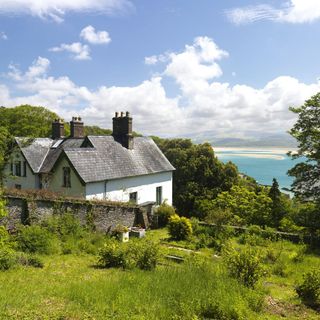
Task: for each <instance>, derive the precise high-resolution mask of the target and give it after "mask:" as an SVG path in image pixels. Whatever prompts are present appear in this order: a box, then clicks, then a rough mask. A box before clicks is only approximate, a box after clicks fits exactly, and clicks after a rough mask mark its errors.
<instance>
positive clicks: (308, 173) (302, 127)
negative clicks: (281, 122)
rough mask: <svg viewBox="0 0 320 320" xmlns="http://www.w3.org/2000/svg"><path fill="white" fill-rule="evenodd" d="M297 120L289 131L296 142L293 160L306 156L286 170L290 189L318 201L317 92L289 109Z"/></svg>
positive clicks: (319, 98)
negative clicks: (302, 102)
mask: <svg viewBox="0 0 320 320" xmlns="http://www.w3.org/2000/svg"><path fill="white" fill-rule="evenodd" d="M290 110H291V111H292V112H294V113H296V114H297V115H298V120H297V122H296V123H295V124H294V126H293V127H292V129H291V130H290V131H289V133H290V134H291V135H292V136H293V137H294V138H295V139H296V140H297V142H298V152H297V153H291V156H292V158H293V159H297V158H301V157H306V158H307V160H306V161H305V162H301V163H298V164H296V165H295V166H294V167H293V168H292V169H290V170H289V171H288V174H289V175H290V176H292V177H295V180H294V182H293V184H292V188H291V190H292V191H293V192H294V194H295V195H296V196H297V197H299V198H302V199H308V200H310V199H311V200H315V201H318V202H319V201H320V93H318V94H316V95H314V96H313V97H311V98H310V99H309V100H306V101H305V103H304V104H303V105H302V106H300V107H298V108H290Z"/></svg>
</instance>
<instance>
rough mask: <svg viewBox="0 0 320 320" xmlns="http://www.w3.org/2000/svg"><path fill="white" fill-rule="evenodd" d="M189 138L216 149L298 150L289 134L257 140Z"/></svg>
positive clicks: (206, 136)
mask: <svg viewBox="0 0 320 320" xmlns="http://www.w3.org/2000/svg"><path fill="white" fill-rule="evenodd" d="M188 138H190V139H192V140H193V141H194V142H196V143H202V142H205V141H207V142H209V143H210V144H212V145H213V146H216V147H290V148H296V147H297V144H296V140H295V139H294V138H292V137H291V136H290V135H289V134H287V133H284V134H274V135H266V136H260V137H259V136H258V137H257V138H248V139H242V138H233V137H226V138H215V137H214V135H209V134H201V135H198V136H192V135H190V136H189V137H188Z"/></svg>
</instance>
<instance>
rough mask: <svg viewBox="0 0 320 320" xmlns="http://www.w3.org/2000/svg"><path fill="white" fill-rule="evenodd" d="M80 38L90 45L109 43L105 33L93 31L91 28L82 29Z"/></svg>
mask: <svg viewBox="0 0 320 320" xmlns="http://www.w3.org/2000/svg"><path fill="white" fill-rule="evenodd" d="M80 37H81V38H83V39H84V40H86V41H88V42H89V43H92V44H107V43H109V42H110V41H111V38H110V36H109V33H108V32H107V31H95V29H94V27H93V26H87V27H85V28H83V29H82V30H81V32H80Z"/></svg>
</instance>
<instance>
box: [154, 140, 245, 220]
mask: <svg viewBox="0 0 320 320" xmlns="http://www.w3.org/2000/svg"><path fill="white" fill-rule="evenodd" d="M154 140H155V142H156V143H157V144H158V146H159V147H160V149H161V150H162V152H163V153H164V154H165V156H166V157H167V158H168V160H169V161H170V162H171V164H172V165H173V166H174V167H175V168H176V171H174V173H173V203H174V206H175V207H176V208H177V211H178V212H179V214H181V215H185V216H197V212H196V201H197V200H199V199H214V198H215V197H216V196H217V195H218V194H219V193H220V192H222V191H228V190H230V188H231V187H232V185H233V184H235V183H237V181H238V179H239V178H238V170H237V167H236V166H235V165H234V164H232V163H231V162H230V163H227V164H223V163H222V162H221V161H219V160H218V159H217V157H216V156H215V154H214V151H213V149H212V146H211V145H210V144H209V143H203V144H193V143H192V141H191V140H189V139H170V140H169V139H160V138H155V137H154Z"/></svg>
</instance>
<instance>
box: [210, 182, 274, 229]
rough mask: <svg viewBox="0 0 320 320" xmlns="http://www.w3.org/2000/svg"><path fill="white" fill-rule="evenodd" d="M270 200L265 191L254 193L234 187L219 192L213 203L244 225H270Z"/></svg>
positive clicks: (243, 188)
mask: <svg viewBox="0 0 320 320" xmlns="http://www.w3.org/2000/svg"><path fill="white" fill-rule="evenodd" d="M271 202H272V201H271V199H270V198H269V197H268V194H267V192H266V190H265V189H262V190H261V191H260V192H258V193H256V192H255V191H251V190H249V189H247V188H245V187H241V186H237V185H234V186H233V187H232V188H231V190H230V191H225V192H221V193H220V194H219V195H218V196H217V198H216V199H215V200H214V201H213V204H214V206H216V207H218V208H220V209H223V210H230V211H231V213H232V214H233V215H234V216H236V217H239V218H240V219H241V220H242V221H243V222H244V223H246V224H257V225H260V226H265V225H270V220H271Z"/></svg>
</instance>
